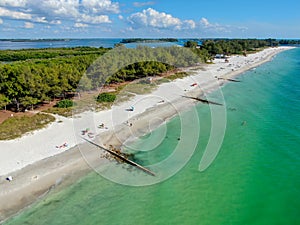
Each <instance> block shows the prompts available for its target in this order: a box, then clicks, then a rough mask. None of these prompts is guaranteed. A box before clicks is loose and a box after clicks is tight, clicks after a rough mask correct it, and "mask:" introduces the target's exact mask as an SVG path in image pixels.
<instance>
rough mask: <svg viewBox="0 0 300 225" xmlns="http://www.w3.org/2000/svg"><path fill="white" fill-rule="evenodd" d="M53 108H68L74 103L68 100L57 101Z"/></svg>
mask: <svg viewBox="0 0 300 225" xmlns="http://www.w3.org/2000/svg"><path fill="white" fill-rule="evenodd" d="M55 106H56V107H57V108H70V107H72V106H74V102H73V101H72V100H70V99H63V100H61V101H59V102H58V103H56V105H55Z"/></svg>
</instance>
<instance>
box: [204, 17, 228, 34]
mask: <svg viewBox="0 0 300 225" xmlns="http://www.w3.org/2000/svg"><path fill="white" fill-rule="evenodd" d="M199 27H200V28H201V29H203V30H205V31H213V32H230V30H232V29H234V27H232V26H228V25H220V24H218V23H211V22H209V21H208V19H207V18H204V17H203V18H201V20H200V22H199Z"/></svg>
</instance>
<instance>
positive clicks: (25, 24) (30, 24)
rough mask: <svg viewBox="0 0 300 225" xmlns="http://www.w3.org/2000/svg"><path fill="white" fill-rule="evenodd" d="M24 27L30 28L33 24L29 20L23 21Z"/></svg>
mask: <svg viewBox="0 0 300 225" xmlns="http://www.w3.org/2000/svg"><path fill="white" fill-rule="evenodd" d="M24 28H26V29H32V28H34V24H33V23H30V22H25V23H24Z"/></svg>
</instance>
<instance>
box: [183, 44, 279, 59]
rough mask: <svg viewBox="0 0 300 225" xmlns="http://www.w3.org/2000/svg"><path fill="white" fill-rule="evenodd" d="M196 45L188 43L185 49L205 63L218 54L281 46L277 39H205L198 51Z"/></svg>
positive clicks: (240, 52) (241, 52)
mask: <svg viewBox="0 0 300 225" xmlns="http://www.w3.org/2000/svg"><path fill="white" fill-rule="evenodd" d="M196 43H197V42H193V41H187V42H186V43H185V47H188V48H191V49H192V50H193V52H195V53H196V54H197V55H198V56H199V57H200V58H201V60H202V61H204V62H207V61H210V60H211V59H212V58H213V56H214V55H216V54H243V53H244V52H245V51H247V52H254V51H257V50H259V49H261V48H265V47H273V46H278V44H279V42H278V41H276V40H275V39H265V40H259V39H205V40H202V45H201V48H200V49H196V48H195V45H196Z"/></svg>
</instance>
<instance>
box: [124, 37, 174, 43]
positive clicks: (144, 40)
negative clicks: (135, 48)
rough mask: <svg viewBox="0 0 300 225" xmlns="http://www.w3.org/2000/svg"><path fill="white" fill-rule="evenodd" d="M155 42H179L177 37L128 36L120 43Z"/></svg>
mask: <svg viewBox="0 0 300 225" xmlns="http://www.w3.org/2000/svg"><path fill="white" fill-rule="evenodd" d="M140 42H142V43H153V42H178V39H176V38H159V39H149V38H128V39H123V40H122V41H121V42H120V43H122V44H128V43H140Z"/></svg>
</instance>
